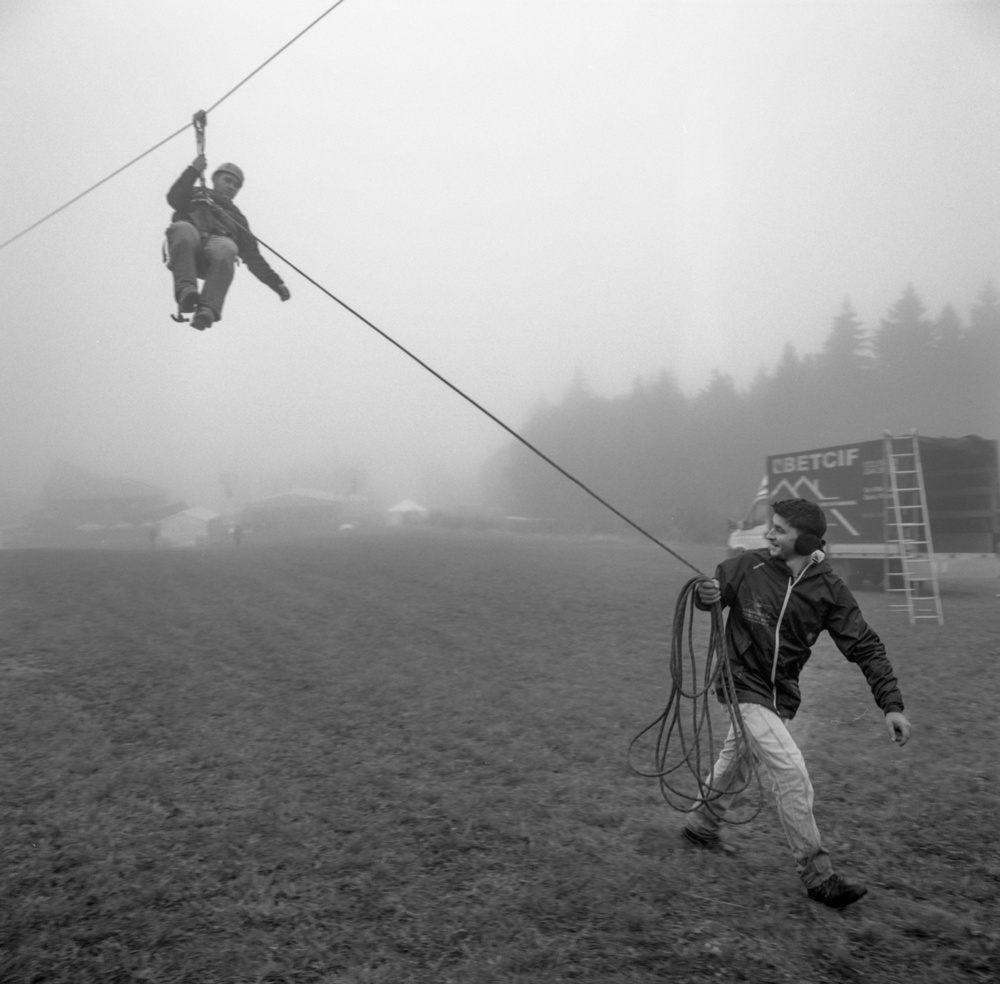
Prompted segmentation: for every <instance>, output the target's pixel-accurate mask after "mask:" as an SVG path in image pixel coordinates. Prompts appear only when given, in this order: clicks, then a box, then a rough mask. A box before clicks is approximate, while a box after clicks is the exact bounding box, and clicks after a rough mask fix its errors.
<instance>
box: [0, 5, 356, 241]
mask: <svg viewBox="0 0 1000 984" xmlns="http://www.w3.org/2000/svg"><path fill="white" fill-rule="evenodd" d="M343 2H344V0H337V2H336V3H334V4H332V5H331V6H330V7H328V8H327V9H326V10H324V11H323V13H322V14H320V15H319V17H317V18H316V19H315V20H314V21H312V23H310V24H307V25H306V26H305V27H304V28H303V29H302V30H301V31H299V33H298V34H296V35H295V37H294V38H292V39H291V40H290V41H288V42H286V43H285V44H283V45H282V46H281V47H280V48H279V49H278V50H277V51H276V52H274V54H273V55H271V56H270V58H268V59H267V60H266V61H263V62H261V63H260V64H259V65H258V66H257V67H256V68H255V69H254V70H253V71H252V72H251V73H250V74H249V75H248V76H246V78H244V79H242V80H241V81H240V82H237V83H236V85H234V86H233V87H232V88H231V89H230V90H229V91H228V92H227V93H226V94H225V95H224V96H222V98H221V99H216V101H215V102H214V103H212V105H211V106H209V107H208V109H206V110H204V111H203V114H207V113H210V112H212V110H213V109H215V108H216V107H218V106H221V105H222V103H224V102H225V101H226V100H227V99H228V98H229V97H230V96H231V95H232V94H233V93H234V92H236V90H237V89H239V88H240V87H242V86H243V85H245V84H246V83H247V82H249V81H250V79H252V78H253V77H254V76H255V75H256V74H257V73H258V72H259V71H260V70H261V69H262V68H264V67H265V66H266V65H269V64H270V63H271V62H273V61H274V59H275V58H277V57H278V55H280V54H281V53H282V52H283V51H284V50H285V49H286V48H288V47H290V46H291V45H293V44H294V43H295V42H296V41H298V39H299V38H301V37H302V35H303V34H305V33H306V32H307V31H310V30H312V28H314V27H315V26H316V25H317V24H318V23H319V22H320V21H321V20H322V19H323V18H324V17H326V16H327V14H331V13H333V11H334V10H336V9H337V7H339V6H340V5H341V4H342V3H343ZM192 125H193V124H192V123H185V124H184V126H182V127H181V128H180V129H179V130H175V131H174V132H173V133H171V134H170V136H169V137H164V138H163V139H162V140H161V141H160V142H159V143H156V144H153V146H152V147H150V148H149V149H148V150H144V151H143V152H142V153H141V154H139V155H138V156H137V157H133V158H132V160H130V161H129V162H128V163H127V164H122V166H121V167H120V168H118V169H117V170H115V171H112V172H111V173H110V174H108V175H106V176H105V177H103V178H101V180H100V181H97V182H95V183H94V184H92V185H91V186H90V187H89V188H86V189H85V190H84V191H81V192H80V194H78V195H75V196H74V197H73V198H71V199H70V200H69V201H68V202H64V203H63V204H62V205H60V206H59V207H58V208H54V209H53V210H52V211H51V212H49V213H48V214H47V215H43V216H42V217H41V218H40V219H38V220H37V221H36V222H32V224H31V225H29V226H27V227H26V228H24V229H22V230H21V231H20V232H18V233H16V234H15V235H13V236H11V237H10V239H5V240H4V241H3V242H2V243H0V249H5V248H6V247H7V246H9V245H10V244H11V243H13V242H16V241H17V240H18V239H20V238H21V237H22V236H26V235H27V234H28V233H29V232H31V231H32V230H33V229H37V228H38V227H39V226H40V225H42V224H43V223H45V222H48V220H49V219H51V218H53V217H54V216H56V215H58V214H59V213H60V212H62V211H65V210H66V209H67V208H69V207H70V205H75V204H76V203H77V202H78V201H80V199H81V198H85V197H86V196H87V195H89V194H90V193H91V192H92V191H96V190H97V189H98V188H100V187H101V185H103V184H107V183H108V182H109V181H110V180H111V179H112V178H116V177H118V175H119V174H121V173H122V172H123V171H127V170H128V169H129V168H130V167H131V166H132V165H133V164H138V163H139V161H141V160H142V159H143V158H144V157H148V156H149V155H150V154H152V153H153V151H155V150H159V149H160V148H161V147H162V146H163V145H164V144H167V143H170V141H171V140H173V139H174V138H175V137H179V136H180V135H181V134H182V133H183V132H184V131H185V130H186V129H188V127H190V126H192Z"/></svg>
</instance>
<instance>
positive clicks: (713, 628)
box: [627, 577, 763, 824]
mask: <svg viewBox="0 0 1000 984" xmlns="http://www.w3.org/2000/svg"><path fill="white" fill-rule="evenodd" d="M703 580H705V578H702V577H696V578H692V579H691V580H690V581H688V582H687V583H686V584H685V585H684V587H683V588H682V589H681V591H680V593H679V594H678V596H677V604H676V606H675V608H674V622H673V630H672V634H671V640H670V664H669V668H670V693H669V696H668V697H667V703H666V706H665V707H664V709H663V711H662V713H661V714H660V715H659V717H657V718H656V719H655V720H654V721H652V722H651V723H650V724H648V725H647V726H646V727H645V728H643V729H642V731H640V732H639V733H638V734H637V735H636V736H635V737H634V738H633V739H632V741H631V742H629V746H628V756H627V759H628V765H629V768H630V769H631V771H632V772H633V773H634V774H635V775H638V776H642V777H644V778H647V779H656V780H657V782H658V784H659V788H660V793H661V795H662V796H663V798H664V800H666V802H667V803H668V804H669V805H670V806H671V807H673V808H674V809H675V810H678V811H680V812H681V813H690V812H691V811H692V810H694V809H696V808H698V807H699V806H701V805H702V804H704V805H705V806H706V807H707V808H708V810H709V811H711V812H713V813H715V815H716V816H717V817H718V818H719V819H720V820H722V821H723V822H725V823H729V824H743V823H748V822H749V821H750V820H752V819H753V818H754V817H755V816H757V814H758V813H759V812H760V810H761V805H762V802H763V796H762V795H761V793H762V790H761V785H760V777H759V775H758V773H757V769H756V768H749V769H747V770H746V772H747V775H746V779H745V781H743V782H742V784H737V785H731V786H727V787H726V788H716V787H714V786H713V785H712V767H713V765H714V763H715V760H716V758H717V756H718V752H719V751H720V750H721V747H722V746H721V742H720V743H719V745H718V748H717V747H716V745H717V742H716V738H717V735H718V732H717V730H716V726H715V725H714V723H713V721H712V713H711V710H712V708H711V705H712V703H714V702H715V701H714V697H715V696H716V695H718V696H720V697H721V698H722V703H723V705H724V706H725V708H726V712H727V714H728V719H729V726H730V728H731V729H732V731H733V735H734V740H735V742H736V747H735V749H734V755H735V756H738V757H746V758H747V761H748V764H751V765H752V764H753V762H754V761H755V758H754V755H753V748H752V746H751V744H750V740H749V737H748V736H747V733H746V730H745V729H744V726H743V718H742V716H741V715H740V706H739V702H738V699H737V696H736V687H735V685H734V683H733V675H732V670H731V669H730V666H729V659H728V655H727V650H726V640H725V633H724V629H723V622H722V607H721V606H720V605H718V604H716V605H714V606H713V607H712V608H711V609H710V610H709V611H708V613H707V614H708V617H709V636H708V642H707V644H706V645H705V646H704V656H703V657H702V658H701V660H699V657H698V651H699V649H700V648H701V643H700V641H699V642H698V643H697V644H696V639H695V627H696V619H695V612H696V611H697V610H698V609H697V605H696V604H695V600H696V596H697V590H698V585H699V584H700V583H701V582H702V581H703ZM701 625H703V620H702V622H701V624H700V625H699V627H701ZM702 635H703V630H702ZM699 664H701V665H699ZM686 673H689V674H690V677H689V680H688V681H686V680H685V674H686ZM699 680H700V683H699ZM654 733H655V736H656V741H655V745H654V748H653V756H652V757H653V766H654V767H653V768H652V769H648V768H645V769H643V768H639V767H638V766H636V765H635V764H634V761H633V759H634V758H635V756H636V755H637V754H638V751H639V749H640V746H642V745H643V744H644V739H646V738H648V737H651V736H652V735H653V734H654ZM723 740H724V738H723ZM734 763H735V760H734ZM754 781H756V784H757V790H758V795H757V796H756V802H755V804H754V806H753V808H752V812H751V813H750V814H749V815H744V814H742V813H741V815H740V816H739V817H738V818H734V817H733V815H732V814H731V813H730V812H729V811H728V810H726V809H720V810H719V811H718V812H717V813H716V812H715V810H714V809H713V804H715V803H717V802H718V800H719V798H720V797H721V796H723V795H725V796H727V797H728V796H730V795H731V796H733V797H734V798H735V797H736V796H739V794H741V793H744V792H745V791H746V790H747V789H748V788H749V786H750V784H751V783H752V782H754Z"/></svg>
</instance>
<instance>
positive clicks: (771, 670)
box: [699, 549, 903, 719]
mask: <svg viewBox="0 0 1000 984" xmlns="http://www.w3.org/2000/svg"><path fill="white" fill-rule="evenodd" d="M715 577H716V580H718V582H719V588H720V590H721V592H722V599H721V604H722V606H723V607H724V608H728V609H729V615H728V618H727V620H726V633H725V635H726V642H727V645H728V648H729V658H730V666H731V668H732V673H733V682H734V684H735V687H736V696H737V699H738V700H739V701H741V702H746V703H752V704H762V705H763V706H765V707H769V708H771V709H772V710H774V711H777V713H778V714H779V715H780V716H781V717H783V718H785V719H790V718H792V717H794V716H795V712H796V711H797V710H798V707H799V703H800V702H801V700H802V695H801V692H800V690H799V674H800V673H801V671H802V667H803V666H805V664H806V661H807V660H808V659H809V657H810V655H812V647H813V645H814V644H815V643H816V640H817V639H818V638H819V635H820V633H821V632H822V631H823V630H824V629H825V630H826V631H827V632H828V633H829V634H830V638H831V639H833V641H834V643H835V644H836V646H837V648H838V649H839V650H840V651H841V652H842V653H843V654H844V656H846V657H847V659H849V660H850V661H851V662H852V663H857V664H858V666H859V667H861V670H862V672H863V673H864V675H865V679H866V680H867V681H868V685H869V686H870V687H871V691H872V695H873V696H874V698H875V702H876V703H877V704H878V706H879V707H880V708H881V710H882V711H883V713H888V712H889V711H902V710H903V698H902V695H901V694H900V691H899V687H898V685H897V683H896V676H895V674H894V673H893V670H892V665H891V664H890V662H889V659H888V657H887V656H886V653H885V646H884V645H883V644H882V640H881V639H879V637H878V635H877V634H876V633H875V631H874V630H873V629H872V628H871V627H870V626H869V625H868V623H867V622H866V621H865V619H864V616H863V615H862V614H861V609H860V608H859V607H858V603H857V601H855V599H854V595H852V594H851V592H850V590H849V589H848V587H847V585H846V584H844V582H843V581H842V580H841V579H840V578H839V577H838V576H837V575H836V574H835V573H834V571H833V568H832V567H831V566H830V565H829V563H827V562H826V561H825V560H823V561H820V562H818V563H817V562H815V561H810V562H809V565H808V566H807V567H806V569H805V570H804V571H803V572H802V574H801V575H800V576H799V577H798V579H796V578H795V576H794V575H793V574H792V572H791V570H790V569H789V567H788V566H787V565H786V564H785V562H784V561H783V560H778V559H776V558H772V557H771V556H770V555H769V553H768V551H767V550H766V549H764V550H748V551H747V552H746V553H743V554H740V555H739V556H738V557H733V558H732V559H730V560H725V561H723V562H722V563H721V564H720V565H719V566H718V568H717V569H716V572H715ZM699 607H703V606H700V605H699ZM779 621H780V629H779V630H778V643H779V644H778V645H777V646H776V645H775V630H776V628H777V627H778V625H779ZM719 699H720V700H724V695H723V693H722V692H721V690H720V693H719Z"/></svg>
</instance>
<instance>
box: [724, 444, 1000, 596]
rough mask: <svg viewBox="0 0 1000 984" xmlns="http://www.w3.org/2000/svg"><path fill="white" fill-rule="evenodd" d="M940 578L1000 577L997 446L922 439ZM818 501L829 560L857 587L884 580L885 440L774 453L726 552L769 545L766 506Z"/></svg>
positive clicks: (888, 549) (887, 545) (888, 547)
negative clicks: (789, 501)
mask: <svg viewBox="0 0 1000 984" xmlns="http://www.w3.org/2000/svg"><path fill="white" fill-rule="evenodd" d="M915 440H916V441H917V444H918V450H919V455H920V462H921V471H922V473H923V482H924V490H925V495H926V506H927V516H928V522H929V525H930V532H931V536H930V540H931V545H932V548H933V551H934V560H935V563H936V566H937V570H938V575H939V576H943V577H948V576H951V577H963V576H968V577H975V576H993V577H995V576H1000V555H998V550H1000V477H998V475H1000V473H998V469H997V442H996V441H991V440H985V439H983V438H980V437H973V436H970V437H959V438H949V437H938V438H932V437H920V436H918V437H916V438H915ZM798 497H801V498H804V499H812V500H813V501H814V502H817V503H819V505H821V506H822V507H823V509H824V511H825V512H826V517H827V523H828V528H827V534H826V540H827V548H826V549H827V554H828V557H829V560H830V562H831V563H832V564H833V566H834V568H835V569H836V570H837V571H838V572H839V573H840V575H841V576H842V577H843V578H844V579H845V580H846V581H847V582H848V584H849V585H851V586H852V587H855V588H857V587H861V586H862V585H864V584H865V583H867V584H870V585H872V586H878V585H880V584H881V583H882V580H883V576H884V571H885V567H886V561H887V558H888V557H890V556H891V555H892V552H893V550H898V547H896V545H895V544H892V543H891V542H889V537H888V536H887V535H886V531H887V528H888V527H889V524H887V521H886V515H887V506H891V499H892V492H891V485H890V482H889V474H888V465H887V461H886V451H885V441H884V440H883V439H878V440H871V441H859V442H857V443H855V444H838V445H835V446H833V447H825V448H812V449H810V450H807V451H793V452H790V453H785V454H773V455H768V456H767V459H766V462H765V473H764V479H763V481H762V482H761V485H760V488H759V489H758V491H757V495H756V496H755V497H754V500H753V504H752V505H751V506H750V509H749V510H748V511H747V514H746V516H745V517H744V518H743V519H742V520H741V521H739V522H734V523H732V524H731V532H730V535H729V539H728V541H727V553H728V555H729V556H734V555H735V554H738V553H741V552H742V551H744V550H754V549H757V548H758V547H763V546H766V545H767V543H766V541H765V539H764V534H765V532H766V531H767V528H768V521H769V513H770V510H769V505H770V503H772V502H775V501H777V500H779V499H791V498H798Z"/></svg>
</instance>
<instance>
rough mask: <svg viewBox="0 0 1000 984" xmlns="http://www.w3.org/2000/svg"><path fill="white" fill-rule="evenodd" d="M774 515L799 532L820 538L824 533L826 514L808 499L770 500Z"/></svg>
mask: <svg viewBox="0 0 1000 984" xmlns="http://www.w3.org/2000/svg"><path fill="white" fill-rule="evenodd" d="M771 508H772V509H773V510H774V512H775V515H778V516H780V517H781V518H782V519H785V520H787V521H788V523H789V524H790V525H791V526H794V527H795V529H796V530H798V531H799V533H812V534H813V536H818V537H819V538H820V539H821V540H822V539H823V537H824V536H825V535H826V514H825V513H824V512H823V510H822V509H820V507H819V506H817V505H816V503H815V502H810V501H809V500H808V499H782V500H781V501H780V502H772V503H771Z"/></svg>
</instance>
